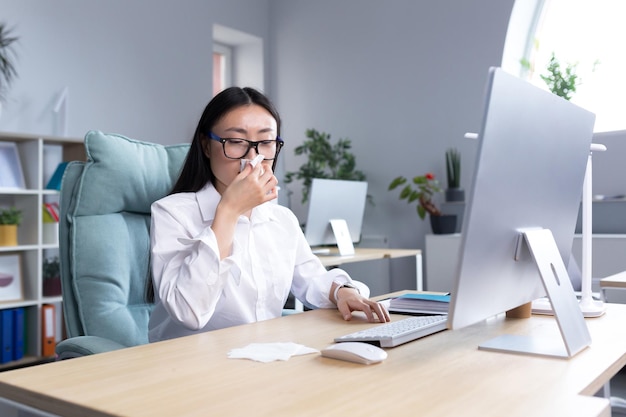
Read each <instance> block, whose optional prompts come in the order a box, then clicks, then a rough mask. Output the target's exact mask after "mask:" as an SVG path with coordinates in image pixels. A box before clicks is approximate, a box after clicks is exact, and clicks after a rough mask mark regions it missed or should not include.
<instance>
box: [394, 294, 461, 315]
mask: <svg viewBox="0 0 626 417" xmlns="http://www.w3.org/2000/svg"><path fill="white" fill-rule="evenodd" d="M449 306H450V294H404V295H401V296H399V297H396V298H392V299H391V301H390V303H389V312H390V313H405V314H407V313H408V314H448V307H449Z"/></svg>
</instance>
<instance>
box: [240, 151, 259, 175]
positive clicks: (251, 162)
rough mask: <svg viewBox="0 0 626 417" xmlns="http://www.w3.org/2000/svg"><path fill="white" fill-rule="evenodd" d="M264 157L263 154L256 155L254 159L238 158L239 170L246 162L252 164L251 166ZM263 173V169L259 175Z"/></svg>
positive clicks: (254, 165)
mask: <svg viewBox="0 0 626 417" xmlns="http://www.w3.org/2000/svg"><path fill="white" fill-rule="evenodd" d="M264 159H265V156H264V155H261V154H259V155H257V156H256V157H255V158H254V159H240V164H241V165H240V166H239V172H241V171H243V169H244V168H245V167H246V164H247V163H248V162H250V165H252V168H254V167H256V166H257V164H258V163H259V162H261V161H262V160H264ZM264 173H265V171H263V170H261V175H263V174H264Z"/></svg>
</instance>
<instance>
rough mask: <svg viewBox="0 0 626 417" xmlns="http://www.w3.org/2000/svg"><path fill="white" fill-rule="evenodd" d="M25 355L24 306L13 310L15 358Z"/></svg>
mask: <svg viewBox="0 0 626 417" xmlns="http://www.w3.org/2000/svg"><path fill="white" fill-rule="evenodd" d="M23 357H24V308H23V307H19V308H16V309H14V310H13V360H15V361H16V360H18V359H22V358H23Z"/></svg>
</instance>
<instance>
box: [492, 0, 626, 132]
mask: <svg viewBox="0 0 626 417" xmlns="http://www.w3.org/2000/svg"><path fill="white" fill-rule="evenodd" d="M524 1H525V0H518V1H517V2H516V4H515V7H514V10H513V14H516V13H517V14H518V16H517V18H518V19H519V14H520V10H521V9H520V7H518V6H519V5H518V3H522V2H524ZM527 3H528V2H527ZM534 6H535V11H534V13H531V12H528V11H526V14H527V16H530V18H528V19H527V23H528V22H530V23H529V24H527V26H526V29H525V30H526V31H527V32H526V33H527V34H528V36H527V38H526V45H525V51H522V50H520V49H518V52H519V54H518V55H517V57H519V58H518V60H520V59H521V58H522V57H525V58H526V59H528V62H529V63H530V70H524V69H523V68H520V67H519V66H518V69H517V71H519V74H520V75H521V76H522V77H525V78H528V79H529V80H530V81H531V82H532V83H533V84H535V85H538V86H540V87H542V88H546V89H547V86H546V83H545V82H544V81H543V80H542V79H541V75H546V73H547V70H546V68H547V65H548V62H549V60H550V57H551V55H552V53H554V54H555V57H556V58H557V60H558V61H559V63H560V65H561V68H564V67H565V66H567V65H572V66H574V68H575V71H576V74H577V75H578V76H579V81H578V82H579V84H578V85H577V88H576V92H575V93H574V95H573V96H572V98H571V101H572V103H575V104H577V105H579V106H581V107H584V108H586V109H588V110H589V111H592V112H594V113H595V114H596V126H595V131H596V132H606V131H614V130H626V114H625V113H624V109H625V108H626V103H625V102H624V101H626V83H624V82H623V81H622V78H623V75H624V74H626V54H624V45H623V40H624V39H626V25H624V23H623V17H624V15H625V13H626V2H624V1H623V0H594V1H589V0H544V1H541V0H539V1H536V2H535V3H534ZM515 18H516V16H514V15H512V16H511V22H514V21H515ZM520 29H521V28H520V27H517V28H512V27H511V26H509V33H508V34H507V46H506V47H505V57H507V54H508V62H507V64H508V65H510V64H511V61H512V60H513V59H514V55H513V53H512V51H511V50H509V51H506V48H507V47H509V46H511V44H509V41H510V40H512V39H514V37H515V36H514V35H512V33H511V32H512V30H518V31H519V30H520ZM521 30H523V29H521ZM509 38H511V39H509ZM518 38H519V34H518ZM511 43H513V42H511ZM505 61H506V60H505V59H503V68H505V69H507V70H510V67H509V68H506V67H505V65H504V64H505Z"/></svg>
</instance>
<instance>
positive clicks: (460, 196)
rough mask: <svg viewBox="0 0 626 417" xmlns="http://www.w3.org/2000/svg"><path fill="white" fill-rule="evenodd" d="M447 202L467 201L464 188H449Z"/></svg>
mask: <svg viewBox="0 0 626 417" xmlns="http://www.w3.org/2000/svg"><path fill="white" fill-rule="evenodd" d="M446 201H449V202H453V201H465V190H463V189H462V188H447V189H446Z"/></svg>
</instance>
